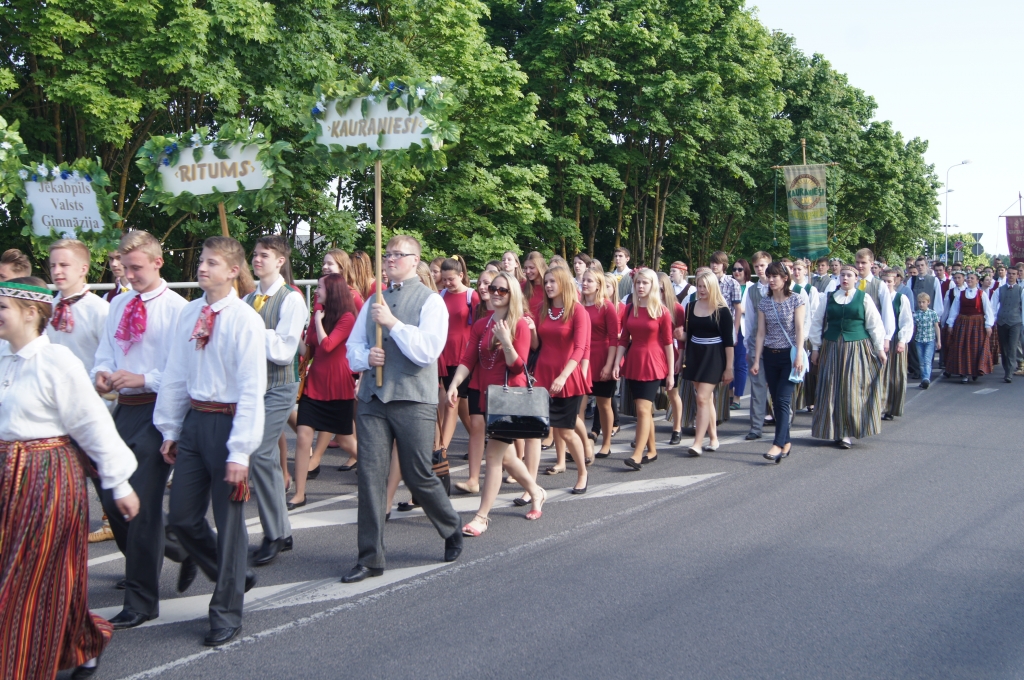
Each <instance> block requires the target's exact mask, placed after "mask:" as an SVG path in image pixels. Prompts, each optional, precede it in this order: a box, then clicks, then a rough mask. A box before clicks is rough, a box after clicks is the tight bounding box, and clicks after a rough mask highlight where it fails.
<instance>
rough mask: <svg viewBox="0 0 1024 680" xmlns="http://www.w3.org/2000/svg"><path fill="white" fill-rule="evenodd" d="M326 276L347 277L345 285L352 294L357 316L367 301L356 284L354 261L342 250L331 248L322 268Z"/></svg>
mask: <svg viewBox="0 0 1024 680" xmlns="http://www.w3.org/2000/svg"><path fill="white" fill-rule="evenodd" d="M321 271H322V273H323V275H324V276H327V275H328V274H341V275H342V276H344V277H345V283H346V284H347V285H348V289H349V290H350V291H351V292H352V302H353V304H355V306H356V314H358V313H359V310H360V309H362V308H363V303H364V302H365V299H364V298H363V295H362V293H360V292H359V286H358V285H357V283H356V275H355V270H354V269H353V267H352V260H351V258H349V256H348V253H346V252H345V251H344V250H342V249H341V248H331V249H330V250H328V251H327V253H326V254H325V255H324V263H323V266H322V268H321Z"/></svg>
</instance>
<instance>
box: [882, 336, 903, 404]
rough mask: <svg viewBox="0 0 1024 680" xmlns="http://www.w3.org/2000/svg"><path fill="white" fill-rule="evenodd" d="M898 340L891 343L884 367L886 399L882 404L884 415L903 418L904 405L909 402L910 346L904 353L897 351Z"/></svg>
mask: <svg viewBox="0 0 1024 680" xmlns="http://www.w3.org/2000/svg"><path fill="white" fill-rule="evenodd" d="M897 344H898V341H897V340H893V341H892V342H890V343H889V347H890V349H891V350H892V351H890V352H889V354H888V356H887V360H886V362H885V366H883V367H882V382H883V383H884V384H885V399H884V400H883V402H882V413H888V414H889V415H891V416H902V415H903V405H904V404H905V403H906V401H907V364H908V355H907V352H909V351H910V345H907V346H906V348H904V350H903V351H902V352H897V351H896V345H897Z"/></svg>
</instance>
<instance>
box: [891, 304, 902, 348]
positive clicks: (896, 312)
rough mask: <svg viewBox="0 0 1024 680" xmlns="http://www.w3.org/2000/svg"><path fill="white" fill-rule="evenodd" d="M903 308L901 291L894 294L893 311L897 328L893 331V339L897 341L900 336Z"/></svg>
mask: <svg viewBox="0 0 1024 680" xmlns="http://www.w3.org/2000/svg"><path fill="white" fill-rule="evenodd" d="M902 310H903V295H901V294H900V293H893V294H892V313H893V314H894V315H895V319H896V330H894V331H893V332H892V338H891V340H892V341H893V342H896V340H897V339H898V338H899V336H900V312H901V311H902Z"/></svg>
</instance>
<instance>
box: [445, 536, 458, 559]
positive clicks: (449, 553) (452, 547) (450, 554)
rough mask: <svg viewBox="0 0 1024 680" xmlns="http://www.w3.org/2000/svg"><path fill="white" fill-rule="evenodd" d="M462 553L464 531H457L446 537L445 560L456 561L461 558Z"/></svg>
mask: <svg viewBox="0 0 1024 680" xmlns="http://www.w3.org/2000/svg"><path fill="white" fill-rule="evenodd" d="M461 554H462V531H458V530H457V531H456V532H455V533H454V534H452V535H451V536H449V537H448V538H446V539H444V561H445V562H454V561H455V560H457V559H459V555H461Z"/></svg>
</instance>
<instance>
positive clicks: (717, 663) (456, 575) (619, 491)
mask: <svg viewBox="0 0 1024 680" xmlns="http://www.w3.org/2000/svg"><path fill="white" fill-rule="evenodd" d="M986 389H988V390H994V391H990V392H988V393H985V394H978V391H979V390H986ZM908 402H909V403H908V407H907V413H906V415H905V416H904V417H902V418H898V419H897V420H896V421H895V422H893V423H885V424H884V432H883V433H882V434H881V435H880V436H877V437H872V438H869V439H866V440H862V441H860V442H856V443H855V446H854V448H853V449H852V450H849V451H840V450H838V449H835V448H833V447H832V446H831V445H829V444H827V443H823V442H818V441H816V440H811V439H810V438H809V427H810V416H809V415H807V414H798V415H797V417H796V422H795V424H794V428H795V430H796V431H797V433H798V434H799V435H800V436H799V437H798V438H797V439H796V443H795V446H794V452H793V454H792V456H790V458H789V459H787V460H785V461H784V462H783V463H782V464H780V465H777V466H776V465H769V464H766V461H764V460H763V459H762V458H761V453H763V452H764V451H765V450H767V447H768V445H769V442H768V441H766V440H761V441H756V442H746V441H742V435H743V434H745V433H746V431H747V420H746V418H745V417H736V418H734V419H733V420H732V421H731V422H729V423H727V424H726V425H725V426H724V427H723V429H722V438H723V446H722V447H721V449H720V450H719V451H718V452H716V453H710V454H705V455H704V456H703V457H701V458H699V459H691V458H684V457H682V455H683V453H684V452H685V443H686V442H685V440H684V446H681V447H678V448H669V447H667V446H665V447H664V448H661V449H660V460H659V461H658V462H656V463H654V464H651V465H649V466H646V467H645V468H644V470H643V471H642V472H631V471H629V470H628V469H627V468H626V467H625V466H624V465H623V464H622V458H623V457H624V455H625V448H626V445H628V442H629V439H631V430H630V429H629V428H628V427H626V428H624V429H623V431H622V432H621V433H620V434H619V435H618V436H617V437H616V441H617V442H618V443H617V444H616V446H615V451H616V453H615V455H613V457H611V458H608V459H604V460H598V461H597V463H596V464H595V465H594V466H593V468H592V471H591V477H590V491H589V492H588V494H587V495H585V496H582V497H572V498H570V497H568V496H565V495H564V494H552V495H551V500H550V501H549V503H548V504H547V505H545V508H544V516H543V518H542V519H541V520H539V521H537V522H526V521H524V520H523V518H522V516H523V514H524V511H525V510H527V509H529V508H525V509H520V508H514V507H511V506H508V507H499V508H496V509H495V510H494V511H493V512H492V514H491V517H492V524H491V527H490V529H489V530H488V531H487V532H486V533H485V534H484V535H483V536H482V537H480V538H476V539H470V538H467V539H466V550H465V552H464V553H463V556H462V557H461V558H460V560H459V561H458V562H456V563H454V564H450V565H446V564H443V563H442V562H441V561H440V560H441V554H442V549H443V541H442V540H441V539H440V538H439V537H438V536H437V534H436V532H435V531H434V530H433V528H432V527H431V525H430V524H429V522H428V520H427V519H426V518H425V517H423V516H418V517H415V516H414V517H402V518H401V519H398V518H397V516H396V515H393V518H395V519H393V521H392V522H390V523H389V524H388V530H387V546H388V551H389V552H388V560H389V562H388V570H387V572H386V573H385V576H384V577H382V578H378V579H368V580H367V581H365V582H364V583H363V584H359V586H344V585H342V584H339V583H338V582H337V581H338V578H339V577H340V576H341V575H342V574H343V573H345V572H346V571H347V570H348V569H349V568H350V567H351V566H352V565H353V564H354V563H355V557H356V540H355V533H356V529H355V525H354V524H353V523H352V522H353V521H354V508H355V501H354V498H352V497H347V498H341V499H339V496H341V497H345V496H348V495H349V494H354V492H355V478H354V476H353V475H352V473H341V472H337V471H336V470H335V467H336V466H337V465H339V464H340V463H341V462H342V461H341V457H340V456H338V455H334V456H332V457H328V458H327V459H325V461H324V469H323V472H322V474H321V475H320V477H319V479H317V480H315V481H312V482H310V492H309V498H310V505H313V504H314V502H316V501H331V502H329V503H327V504H325V505H322V506H320V507H315V508H310V507H309V506H307V508H304V509H303V510H304V512H299V513H296V514H295V515H294V516H293V523H294V524H295V526H296V529H295V550H294V551H292V552H288V553H284V554H283V555H282V556H281V557H280V558H279V559H278V560H277V561H276V562H275V563H274V564H272V565H270V566H268V567H265V568H261V569H260V570H259V577H260V581H259V584H258V588H257V589H255V590H254V591H252V592H251V593H250V594H249V597H248V600H247V609H246V614H245V619H244V623H243V626H244V628H243V635H244V637H243V638H242V639H240V640H238V641H236V642H235V643H233V644H231V645H229V646H227V647H224V648H220V649H217V650H207V649H205V648H204V647H202V646H201V641H202V637H203V635H204V634H205V632H206V630H207V620H206V615H205V612H206V609H205V608H206V604H207V598H208V596H209V593H210V592H212V584H210V583H209V582H208V581H206V579H205V578H204V577H203V576H202V575H200V577H199V578H198V579H197V581H196V583H195V584H194V585H193V586H192V588H191V590H190V591H189V592H187V593H186V594H185V595H183V596H179V595H177V593H175V592H174V584H175V580H176V577H177V565H174V564H170V563H167V564H165V567H164V574H163V583H162V593H161V595H162V599H163V603H162V612H161V619H160V620H157V621H154V622H151V623H150V624H147V625H146V626H143V627H140V628H137V629H134V630H129V631H120V632H117V633H115V635H114V639H113V642H112V643H111V645H110V647H109V648H108V650H107V652H106V654H105V656H104V657H103V659H102V662H101V668H100V671H99V672H98V673H97V675H96V676H95V677H97V678H151V677H159V678H166V679H177V678H189V679H196V678H211V679H218V680H226V679H231V678H289V679H291V678H296V679H298V678H339V677H355V678H409V679H410V680H411V679H413V678H416V679H422V678H474V679H475V678H480V677H487V678H510V679H515V680H521V679H522V678H544V677H573V678H576V677H579V678H583V677H602V678H605V677H607V678H620V677H645V678H669V677H671V678H723V677H730V678H731V677H741V678H760V677H765V678H768V677H771V678H775V677H787V678H918V677H920V678H1005V677H1020V676H1021V675H1024V636H1022V635H1021V631H1022V630H1024V575H1022V573H1024V547H1022V546H1024V491H1022V487H1024V484H1022V481H1024V475H1022V471H1024V469H1022V463H1021V446H1020V438H1021V434H1022V433H1024V427H1022V426H1021V415H1022V408H1021V407H1022V405H1024V384H1022V381H1020V380H1018V381H1017V382H1016V383H1015V384H1012V385H1005V384H1003V383H1002V382H1001V381H999V380H998V379H997V378H995V377H992V376H989V377H986V378H983V379H982V380H981V381H979V382H977V383H972V384H970V385H959V384H948V383H943V382H941V381H940V382H939V383H937V384H934V385H933V387H932V389H930V390H928V391H921V390H918V389H917V388H911V390H910V393H909V394H908ZM659 430H660V431H661V437H660V440H661V441H667V438H668V432H669V428H668V427H667V424H666V423H664V422H659ZM767 432H770V430H767ZM457 437H461V438H459V439H457V440H456V443H455V445H453V447H452V453H453V456H454V457H455V460H453V465H456V466H461V465H464V463H463V462H462V461H461V460H460V459H459V457H458V455H457V454H458V453H461V452H462V451H464V450H465V448H464V447H465V439H464V435H463V434H460V435H457ZM465 474H466V473H465V470H464V469H461V470H457V471H456V472H455V473H454V477H455V479H456V480H458V479H460V478H462V477H464V475H465ZM574 479H575V475H574V473H573V470H572V468H571V467H570V471H569V473H568V474H565V475H559V476H553V477H545V476H543V475H542V478H541V482H542V484H543V485H544V486H545V487H546V488H547V489H549V490H556V489H557V490H564V489H567V488H568V487H570V486H571V485H572V484H573V482H574ZM502 490H503V492H504V493H508V494H510V495H509V498H511V497H512V496H511V494H512V493H513V492H515V491H518V487H515V488H513V487H510V486H505V487H503V489H502ZM406 496H407V494H405V492H404V490H401V491H400V492H399V500H402V499H404V498H406ZM249 505H250V506H251V507H249V508H248V515H249V516H250V517H254V516H255V512H256V510H255V502H252V503H250V504H249ZM459 508H460V509H461V510H462V516H463V518H464V520H465V521H468V520H469V519H470V518H471V517H472V514H473V511H474V510H475V508H476V497H462V500H460V501H459ZM95 510H96V508H94V512H95ZM303 515H306V517H305V518H304V519H301V518H303ZM94 517H98V515H94ZM258 528H259V527H258V525H257V526H256V527H255V529H257V530H258ZM260 539H261V535H259V534H251V535H250V541H251V542H252V543H254V544H255V543H258V542H259V540H260ZM112 553H116V548H115V547H114V545H113V543H112V542H110V543H103V544H98V545H94V546H91V548H90V558H92V559H93V561H94V564H93V566H91V567H90V592H89V596H90V605H91V606H92V608H93V609H95V610H99V611H103V612H109V613H111V614H112V613H116V611H118V610H119V608H120V602H121V599H120V592H119V591H115V590H114V589H113V584H114V582H115V581H116V580H117V579H118V578H120V576H121V575H122V573H123V571H122V570H123V561H122V560H119V559H111V560H109V561H101V560H102V557H103V556H105V555H109V554H112ZM96 561H99V562H100V563H95V562H96ZM190 597H191V598H193V599H189V598H190ZM165 619H167V620H165ZM168 620H169V621H170V622H169V621H168ZM62 677H63V676H62Z"/></svg>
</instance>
